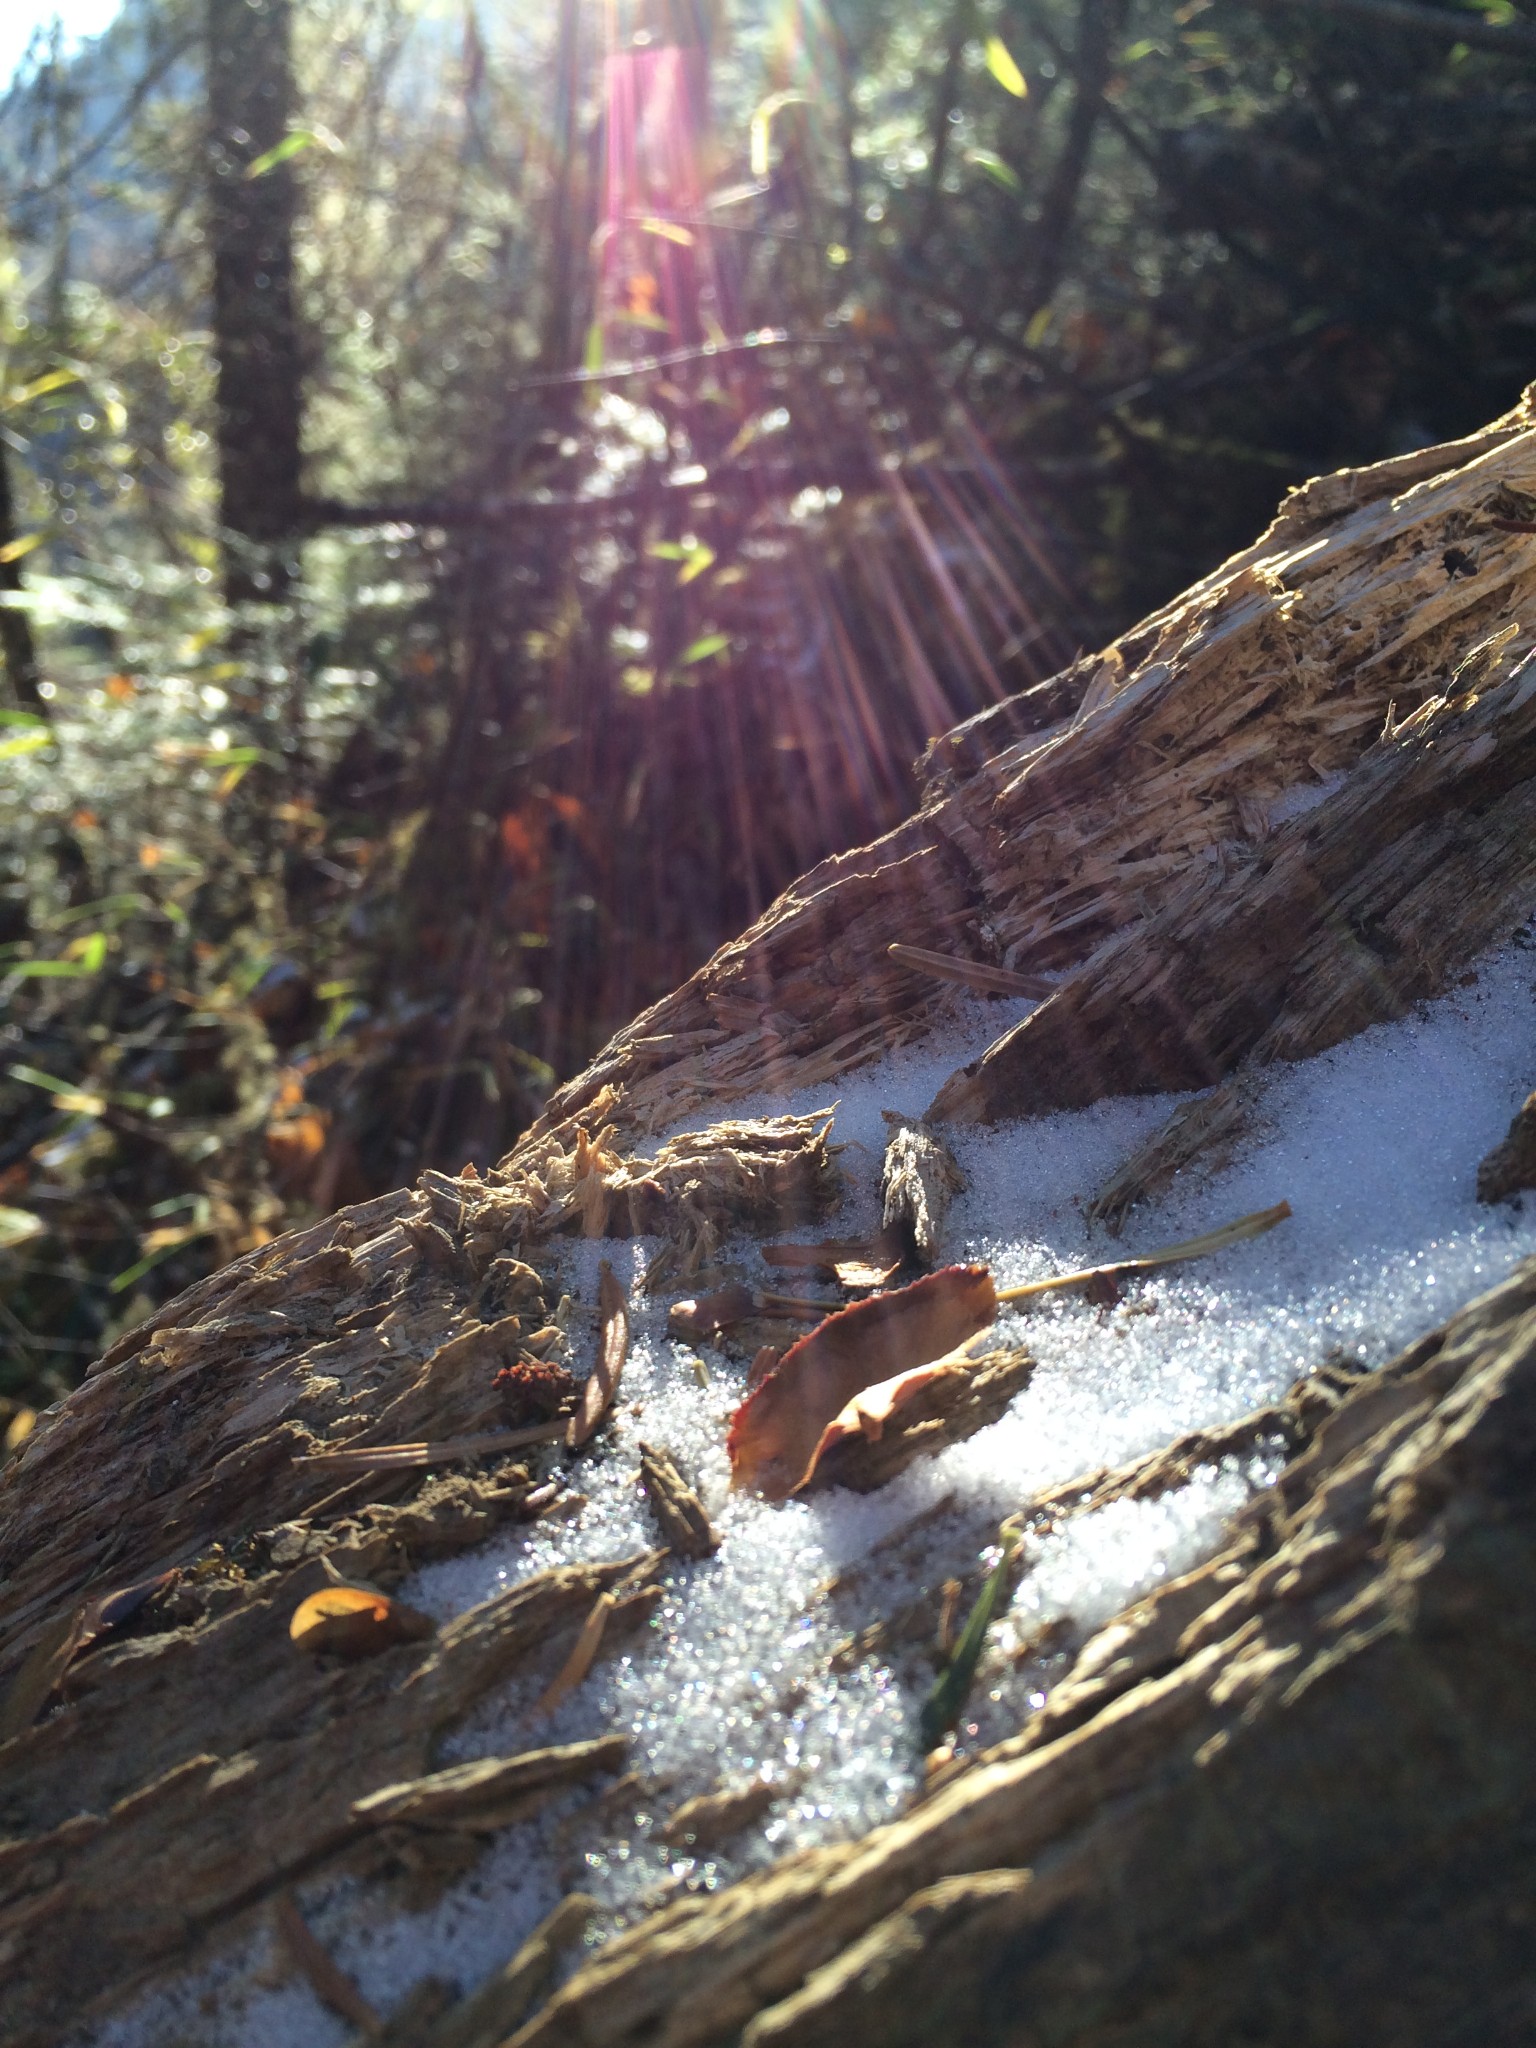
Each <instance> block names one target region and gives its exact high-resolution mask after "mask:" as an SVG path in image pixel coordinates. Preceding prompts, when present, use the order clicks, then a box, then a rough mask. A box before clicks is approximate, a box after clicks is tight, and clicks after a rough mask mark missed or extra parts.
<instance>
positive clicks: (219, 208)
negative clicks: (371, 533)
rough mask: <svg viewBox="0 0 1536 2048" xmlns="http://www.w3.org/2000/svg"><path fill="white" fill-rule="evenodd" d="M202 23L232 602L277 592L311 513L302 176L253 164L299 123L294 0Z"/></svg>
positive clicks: (209, 14) (243, 2)
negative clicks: (306, 504) (297, 288)
mask: <svg viewBox="0 0 1536 2048" xmlns="http://www.w3.org/2000/svg"><path fill="white" fill-rule="evenodd" d="M205 33H206V48H207V65H208V237H209V242H210V244H211V247H212V254H213V333H214V348H215V352H216V354H217V356H218V365H219V370H218V422H219V426H218V437H219V502H220V517H221V520H222V523H223V526H224V530H225V546H226V553H225V575H224V587H225V594H226V596H227V598H228V600H229V602H230V603H231V604H244V603H251V602H264V603H273V602H276V601H277V600H279V599H280V598H281V597H282V596H283V594H284V591H285V589H286V587H287V582H288V578H289V574H290V571H289V567H288V560H287V545H288V544H291V542H292V539H293V536H294V534H295V532H296V531H297V528H298V523H299V511H300V504H299V485H300V434H301V429H302V407H301V362H300V354H299V338H298V327H297V323H296V319H295V314H294V298H293V221H294V207H295V186H294V174H293V167H292V164H291V163H290V162H286V161H284V162H281V163H277V164H274V165H272V166H271V167H270V168H268V169H265V170H263V171H261V172H260V173H259V175H257V176H255V177H252V176H251V175H250V172H251V168H252V166H253V165H255V164H257V163H258V162H259V160H260V159H261V158H262V157H264V156H265V155H267V154H268V152H269V151H271V150H274V149H276V148H277V147H278V146H279V145H280V144H281V143H282V142H283V140H284V138H285V137H286V136H287V135H288V133H289V129H290V123H291V116H292V113H293V109H294V86H293V66H292V57H291V51H290V42H291V36H292V7H291V4H290V0H206V14H205Z"/></svg>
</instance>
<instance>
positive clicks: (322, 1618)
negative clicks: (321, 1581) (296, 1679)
mask: <svg viewBox="0 0 1536 2048" xmlns="http://www.w3.org/2000/svg"><path fill="white" fill-rule="evenodd" d="M435 1633H436V1631H435V1629H434V1627H433V1624H432V1622H431V1620H430V1619H429V1618H428V1617H427V1616H426V1615H425V1614H420V1613H418V1612H417V1610H416V1609H415V1608H414V1607H407V1606H405V1605H404V1603H403V1602H401V1601H399V1600H391V1599H390V1597H389V1595H388V1594H387V1593H376V1592H374V1590H373V1589H372V1587H370V1586H323V1587H322V1588H321V1589H320V1591H319V1592H318V1593H311V1594H310V1596H309V1598H308V1599H307V1600H301V1601H300V1602H299V1604H298V1606H297V1607H296V1608H295V1609H294V1610H293V1619H292V1620H291V1621H290V1622H289V1624H288V1634H289V1636H290V1638H291V1639H292V1641H293V1642H294V1643H296V1644H297V1645H298V1647H299V1648H300V1649H301V1650H313V1651H314V1652H316V1654H318V1655H325V1656H331V1657H347V1658H357V1657H376V1656H377V1655H378V1654H379V1652H380V1651H381V1650H388V1649H392V1648H393V1647H394V1645H395V1644H396V1643H412V1642H421V1641H422V1640H423V1639H424V1638H425V1637H427V1636H430V1635H433V1634H435Z"/></svg>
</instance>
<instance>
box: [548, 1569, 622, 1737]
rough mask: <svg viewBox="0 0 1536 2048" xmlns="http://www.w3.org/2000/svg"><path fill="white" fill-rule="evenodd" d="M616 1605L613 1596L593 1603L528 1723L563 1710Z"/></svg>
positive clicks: (601, 1595) (588, 1667) (586, 1669)
mask: <svg viewBox="0 0 1536 2048" xmlns="http://www.w3.org/2000/svg"><path fill="white" fill-rule="evenodd" d="M617 1605H618V1602H617V1601H616V1600H615V1598H614V1596H613V1594H612V1593H599V1594H598V1596H597V1598H596V1600H595V1601H594V1602H593V1603H592V1609H591V1612H590V1613H589V1614H588V1616H587V1618H586V1620H585V1621H584V1622H583V1623H582V1625H581V1633H580V1634H579V1635H578V1636H577V1638H576V1640H575V1642H574V1643H573V1644H572V1645H571V1651H570V1655H569V1656H568V1657H567V1658H566V1660H565V1662H564V1663H563V1664H562V1665H561V1666H560V1669H559V1670H558V1671H557V1672H556V1673H555V1676H554V1678H553V1679H552V1680H551V1681H550V1683H549V1685H548V1686H547V1687H546V1688H545V1690H544V1691H543V1692H541V1693H540V1695H539V1697H538V1700H537V1702H536V1703H535V1705H534V1708H533V1711H532V1713H531V1714H530V1715H529V1719H530V1720H533V1721H542V1720H543V1719H544V1718H545V1717H546V1716H547V1715H549V1714H552V1713H553V1712H554V1711H555V1709H556V1708H557V1707H559V1706H562V1705H563V1704H564V1703H565V1701H566V1700H567V1699H568V1698H569V1697H570V1695H571V1694H572V1693H573V1692H574V1691H575V1690H576V1688H577V1686H578V1685H580V1684H581V1681H582V1680H583V1679H584V1678H585V1677H586V1675H587V1673H588V1672H589V1671H590V1670H591V1669H592V1666H593V1665H594V1664H595V1663H596V1661H597V1653H598V1650H599V1649H600V1647H601V1646H602V1640H603V1631H604V1630H605V1629H606V1628H607V1626H608V1617H609V1615H610V1614H612V1612H613V1610H614V1608H615V1607H616V1606H617Z"/></svg>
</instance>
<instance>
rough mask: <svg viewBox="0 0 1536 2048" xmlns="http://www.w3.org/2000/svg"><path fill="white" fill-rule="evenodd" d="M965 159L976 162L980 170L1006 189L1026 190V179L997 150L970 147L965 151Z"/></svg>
mask: <svg viewBox="0 0 1536 2048" xmlns="http://www.w3.org/2000/svg"><path fill="white" fill-rule="evenodd" d="M965 160H966V162H967V163H968V164H974V165H975V167H976V169H977V170H978V171H982V172H984V173H985V174H986V176H987V177H989V178H990V179H991V180H992V182H993V183H994V184H996V185H1001V186H1002V187H1003V189H1004V190H1005V191H1007V192H1022V191H1023V190H1024V181H1023V179H1022V178H1021V177H1020V176H1019V174H1018V172H1017V171H1016V170H1015V169H1014V168H1013V165H1012V164H1005V163H1004V162H1003V160H1002V158H1001V157H1000V156H999V155H998V154H997V153H996V151H995V150H990V149H968V150H967V151H966V152H965Z"/></svg>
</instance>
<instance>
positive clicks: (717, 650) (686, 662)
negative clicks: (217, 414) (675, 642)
mask: <svg viewBox="0 0 1536 2048" xmlns="http://www.w3.org/2000/svg"><path fill="white" fill-rule="evenodd" d="M730 644H731V636H730V634H729V633H706V634H704V635H703V637H702V638H701V639H698V640H695V641H694V643H693V645H692V646H691V647H685V648H684V650H683V652H682V653H681V654H680V655H679V656H678V657H677V665H678V667H679V668H692V667H693V665H694V663H695V662H696V661H708V659H709V657H710V656H711V655H712V654H723V653H724V652H725V650H726V649H727V648H728V647H729V646H730Z"/></svg>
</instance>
